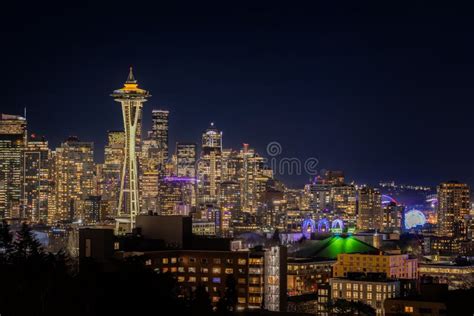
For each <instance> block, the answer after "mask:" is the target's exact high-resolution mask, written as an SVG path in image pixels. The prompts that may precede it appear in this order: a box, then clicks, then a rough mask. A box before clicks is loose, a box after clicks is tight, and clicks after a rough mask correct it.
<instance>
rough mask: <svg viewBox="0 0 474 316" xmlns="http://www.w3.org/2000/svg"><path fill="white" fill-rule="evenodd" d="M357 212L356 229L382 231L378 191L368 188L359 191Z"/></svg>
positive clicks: (381, 212)
mask: <svg viewBox="0 0 474 316" xmlns="http://www.w3.org/2000/svg"><path fill="white" fill-rule="evenodd" d="M358 210H359V214H358V217H357V228H358V229H360V230H369V229H376V230H382V229H383V209H382V195H381V194H380V191H379V190H377V189H373V188H368V187H365V188H362V189H360V190H359V200H358Z"/></svg>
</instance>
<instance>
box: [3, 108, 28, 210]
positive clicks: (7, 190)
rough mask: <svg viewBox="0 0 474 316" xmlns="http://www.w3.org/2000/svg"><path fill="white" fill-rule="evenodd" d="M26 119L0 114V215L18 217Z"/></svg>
mask: <svg viewBox="0 0 474 316" xmlns="http://www.w3.org/2000/svg"><path fill="white" fill-rule="evenodd" d="M25 143H26V119H25V118H24V117H21V116H16V115H8V114H1V115H0V217H2V218H10V217H19V216H20V215H21V214H20V205H21V176H22V171H21V170H22V151H23V149H24V146H25Z"/></svg>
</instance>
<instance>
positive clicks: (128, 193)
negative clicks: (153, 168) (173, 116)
mask: <svg viewBox="0 0 474 316" xmlns="http://www.w3.org/2000/svg"><path fill="white" fill-rule="evenodd" d="M150 96H151V95H150V93H149V92H148V91H146V90H143V89H140V88H138V84H137V81H136V80H135V77H134V76H133V71H132V68H131V67H130V73H129V75H128V78H127V81H126V82H125V85H124V87H123V88H121V89H118V90H115V91H114V92H113V93H112V97H113V98H114V100H115V101H117V102H120V104H121V105H122V113H123V123H124V129H125V155H124V163H123V166H122V172H121V179H120V181H121V183H120V196H119V205H118V215H119V216H121V215H126V216H127V217H128V218H129V220H130V229H132V228H133V227H134V226H135V217H136V216H137V214H138V213H139V211H140V200H139V191H138V163H137V153H136V149H137V135H139V134H140V131H139V121H140V118H141V113H142V107H143V103H144V102H146V101H147V98H149V97H150Z"/></svg>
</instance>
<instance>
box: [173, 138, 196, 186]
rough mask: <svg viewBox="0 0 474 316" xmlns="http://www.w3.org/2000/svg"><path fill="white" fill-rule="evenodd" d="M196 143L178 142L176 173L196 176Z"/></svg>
mask: <svg viewBox="0 0 474 316" xmlns="http://www.w3.org/2000/svg"><path fill="white" fill-rule="evenodd" d="M196 147H197V146H196V144H195V143H176V175H177V176H178V177H192V178H194V177H196Z"/></svg>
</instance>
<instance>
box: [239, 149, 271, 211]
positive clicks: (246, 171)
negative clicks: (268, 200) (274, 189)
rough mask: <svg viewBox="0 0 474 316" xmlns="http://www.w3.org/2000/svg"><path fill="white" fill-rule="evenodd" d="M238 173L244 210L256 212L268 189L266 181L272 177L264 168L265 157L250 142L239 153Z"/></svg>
mask: <svg viewBox="0 0 474 316" xmlns="http://www.w3.org/2000/svg"><path fill="white" fill-rule="evenodd" d="M238 167H239V168H238V174H239V181H240V187H241V190H242V191H241V198H242V210H243V211H247V212H253V213H254V212H256V211H257V208H258V201H259V200H260V198H261V195H262V194H263V192H264V191H265V190H266V183H267V181H268V180H269V179H270V177H269V174H267V172H266V171H267V170H266V169H265V168H264V158H263V157H261V156H260V155H258V154H257V153H256V152H255V150H253V149H252V148H249V146H248V144H244V147H243V148H242V150H241V151H240V153H239V164H238Z"/></svg>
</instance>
